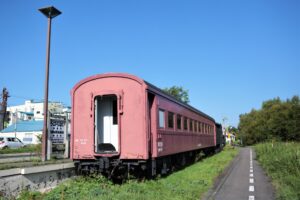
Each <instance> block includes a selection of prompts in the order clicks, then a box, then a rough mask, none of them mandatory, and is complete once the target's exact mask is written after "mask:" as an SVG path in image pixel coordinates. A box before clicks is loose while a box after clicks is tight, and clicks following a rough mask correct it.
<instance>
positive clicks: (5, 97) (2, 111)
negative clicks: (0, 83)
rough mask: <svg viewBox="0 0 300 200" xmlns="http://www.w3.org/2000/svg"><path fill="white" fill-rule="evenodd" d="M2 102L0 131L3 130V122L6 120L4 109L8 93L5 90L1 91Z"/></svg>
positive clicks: (0, 104)
mask: <svg viewBox="0 0 300 200" xmlns="http://www.w3.org/2000/svg"><path fill="white" fill-rule="evenodd" d="M1 96H2V102H1V103H0V131H1V130H3V128H4V122H5V119H6V109H7V99H8V97H9V93H8V91H7V89H6V88H3V90H2V95H1Z"/></svg>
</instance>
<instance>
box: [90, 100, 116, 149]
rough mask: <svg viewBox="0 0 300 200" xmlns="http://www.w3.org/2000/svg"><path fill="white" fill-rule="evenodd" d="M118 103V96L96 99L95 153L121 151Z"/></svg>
mask: <svg viewBox="0 0 300 200" xmlns="http://www.w3.org/2000/svg"><path fill="white" fill-rule="evenodd" d="M118 130H119V126H118V101H117V96H116V95H104V96H96V98H95V152H96V153H111V152H118V150H119V133H118V132H119V131H118Z"/></svg>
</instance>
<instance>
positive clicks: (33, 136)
mask: <svg viewBox="0 0 300 200" xmlns="http://www.w3.org/2000/svg"><path fill="white" fill-rule="evenodd" d="M43 122H44V121H43V120H38V121H36V120H30V121H17V123H13V124H12V125H10V126H8V127H7V128H5V129H3V130H2V131H1V132H0V136H8V137H17V138H18V139H19V140H21V141H22V142H23V143H24V144H38V143H40V140H39V137H41V135H42V131H43Z"/></svg>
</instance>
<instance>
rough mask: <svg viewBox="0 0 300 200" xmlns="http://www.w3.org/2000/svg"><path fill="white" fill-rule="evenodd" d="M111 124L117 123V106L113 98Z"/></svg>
mask: <svg viewBox="0 0 300 200" xmlns="http://www.w3.org/2000/svg"><path fill="white" fill-rule="evenodd" d="M112 104H113V106H112V107H113V124H114V125H116V124H118V109H117V108H118V106H117V100H113V102H112Z"/></svg>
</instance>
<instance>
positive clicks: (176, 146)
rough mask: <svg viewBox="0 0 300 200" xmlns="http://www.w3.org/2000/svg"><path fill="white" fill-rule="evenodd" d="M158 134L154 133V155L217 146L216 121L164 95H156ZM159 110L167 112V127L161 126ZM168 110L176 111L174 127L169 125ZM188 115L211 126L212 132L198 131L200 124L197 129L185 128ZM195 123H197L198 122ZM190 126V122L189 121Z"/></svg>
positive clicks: (158, 155) (189, 117)
mask: <svg viewBox="0 0 300 200" xmlns="http://www.w3.org/2000/svg"><path fill="white" fill-rule="evenodd" d="M156 104H157V105H156V106H157V108H156V113H155V117H156V119H157V120H156V127H157V129H156V134H155V135H153V137H154V141H153V143H154V144H153V150H154V151H153V152H152V156H153V157H160V156H165V155H171V154H176V153H180V152H186V151H192V150H196V149H202V148H206V147H213V146H215V139H216V138H215V128H214V127H215V123H214V121H212V120H210V119H208V118H206V117H205V116H201V115H199V114H198V113H196V112H193V111H191V110H189V109H187V108H185V107H183V106H181V105H179V104H177V103H175V102H173V101H170V100H168V99H166V98H164V97H162V96H159V95H157V96H156ZM159 110H163V111H164V112H165V123H166V124H165V127H164V128H160V127H159V125H158V123H159V116H158V115H159V114H158V112H159ZM168 112H172V113H174V118H173V120H174V121H173V128H169V127H168ZM177 114H179V115H180V116H181V117H182V120H181V128H180V129H178V128H177V123H176V122H177V121H176V117H177ZM184 117H187V118H188V119H189V120H190V119H191V120H193V121H195V122H197V123H200V122H201V123H203V124H206V125H209V126H211V128H212V130H211V133H209V134H208V133H203V132H199V131H198V125H197V128H193V129H195V131H189V130H190V128H189V127H188V130H184V127H183V126H184V124H183V123H184V122H183V118H184ZM197 123H195V124H197ZM188 126H189V123H188Z"/></svg>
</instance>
